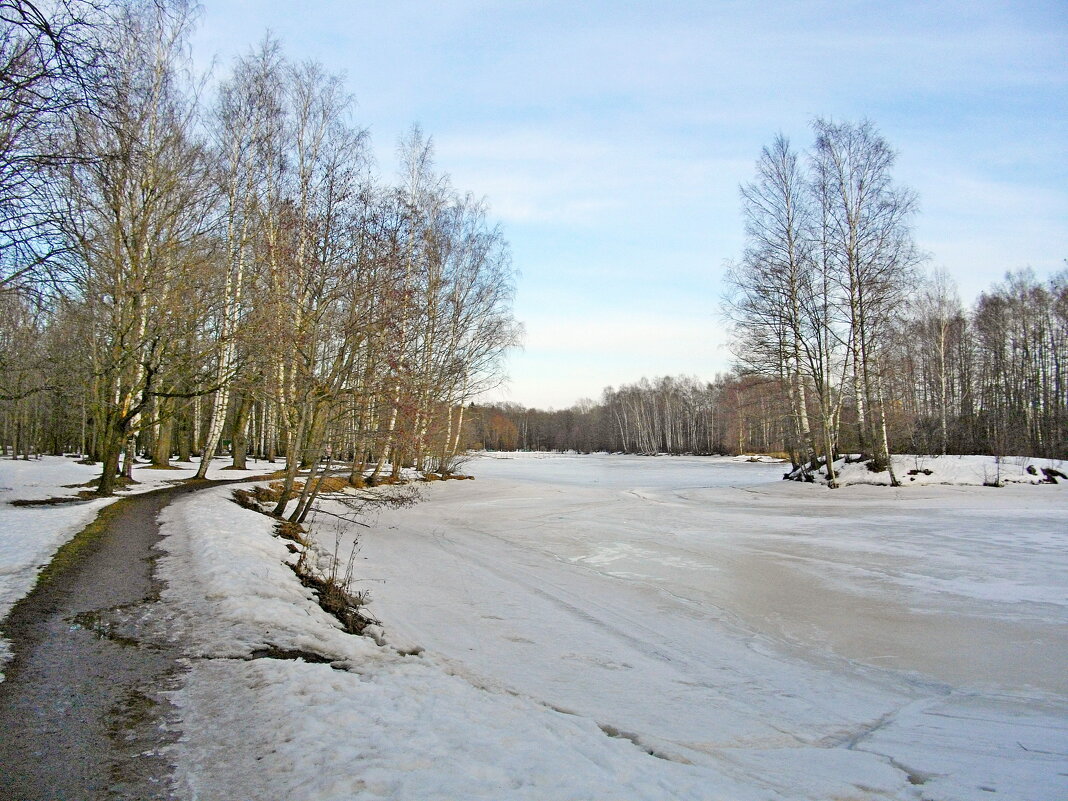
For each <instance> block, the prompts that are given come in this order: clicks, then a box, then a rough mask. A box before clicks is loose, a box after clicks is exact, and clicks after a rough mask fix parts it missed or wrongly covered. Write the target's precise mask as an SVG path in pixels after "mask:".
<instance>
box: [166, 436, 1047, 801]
mask: <svg viewBox="0 0 1068 801" xmlns="http://www.w3.org/2000/svg"><path fill="white" fill-rule="evenodd" d="M467 470H468V471H469V472H472V473H473V474H474V475H475V476H476V480H475V481H461V482H452V481H450V482H438V483H433V484H430V485H428V486H426V487H425V488H424V489H423V490H422V492H423V496H424V500H423V502H422V503H420V504H418V505H417V506H415V507H413V508H410V509H404V510H396V511H389V512H384V513H382V514H381V515H380V516H379V518H378V519H377V520H375V521H373V525H372V527H371V528H370V529H365V528H362V527H356V526H352V527H349V528H346V529H342V530H340V532H338V531H337V530H336V529H335V525H334V523H333V522H332V519H323V520H322V521H321V522H320V524H319V525H318V527H317V528H316V535H317V536H318V537H319V539H320V542H321V544H322V546H323V547H324V548H325V549H327V550H331V549H332V548H333V546H334V537H335V536H336V535H338V534H339V535H340V536H341V537H342V538H343V539H345V538H347V539H348V541H349V542H351V541H352V539H353V538H354V537H356V536H359V537H360V538H361V546H362V550H361V552H360V554H359V557H358V569H357V574H358V577H359V579H360V580H361V583H360V584H359V585H358V586H359V587H360V588H361V589H370V591H371V594H372V604H371V607H370V608H371V611H372V612H373V613H374V614H375V615H376V616H377V617H378V618H379V619H380V620H381V621H382V622H383V624H384V631H385V639H384V642H385V645H384V646H379V645H376V644H375V642H374V641H373V640H371V639H369V638H361V637H353V636H350V635H347V634H344V633H343V632H342V631H340V629H339V627H338V625H337V623H336V622H335V621H334V620H333V619H332V618H330V617H329V616H327V615H326V614H325V613H323V612H322V611H321V610H320V609H319V607H318V606H317V605H316V604H315V603H314V601H313V598H312V596H311V594H310V592H309V591H308V590H306V589H305V588H303V587H302V586H301V585H300V584H299V583H298V582H297V580H296V578H295V576H294V575H293V573H292V571H291V570H290V569H289V568H288V567H287V566H286V565H285V563H286V562H287V561H292V560H293V559H294V558H295V556H294V555H293V554H291V553H290V552H289V550H288V549H287V548H286V547H285V543H284V542H283V541H281V540H279V539H277V538H274V537H272V536H271V532H270V521H269V520H268V519H267V518H265V517H263V516H261V515H257V514H256V513H254V512H250V511H247V510H243V509H240V508H239V507H237V506H236V505H234V504H232V503H231V502H230V501H229V492H230V489H229V488H219V489H214V490H208V491H205V492H202V493H197V494H196V495H195V496H186V497H183V498H180V499H177V500H176V501H175V502H174V503H173V504H171V506H170V507H169V508H168V509H167V510H166V511H165V512H164V514H163V515H162V520H163V531H164V533H165V535H166V537H165V540H164V547H165V549H166V550H167V552H168V556H166V557H164V558H162V559H161V560H160V562H159V570H160V574H161V577H162V578H164V580H165V581H166V583H167V588H166V589H165V591H164V602H165V603H166V604H167V606H168V608H169V609H171V610H172V611H171V615H172V618H171V621H170V622H171V625H172V628H173V630H174V633H175V636H181V637H185V638H189V639H191V640H192V641H193V642H194V643H195V645H194V647H193V650H192V652H191V657H190V659H189V660H188V667H189V672H188V673H187V674H185V675H184V677H183V680H182V683H181V686H180V687H179V688H177V689H176V690H175V691H174V693H173V700H174V702H175V704H176V706H177V707H178V710H179V716H180V718H181V721H180V724H179V725H180V728H181V731H182V735H181V739H180V740H179V742H178V743H177V744H176V745H175V746H174V747H173V749H172V751H171V754H170V755H171V757H172V758H173V759H174V760H175V761H176V763H177V765H178V791H179V795H180V796H182V797H188V798H196V799H201V800H202V801H207V800H208V799H233V798H257V799H261V798H262V799H272V798H278V799H282V798H309V799H311V798H315V799H374V798H391V799H455V798H472V799H474V798H486V799H489V798H493V799H543V798H553V799H584V798H598V799H602V798H606V799H607V798H618V799H627V800H628V801H631V800H634V799H676V798H693V799H737V800H741V801H744V800H745V799H813V801H816V799H819V800H820V801H823V800H824V799H830V798H843V799H844V798H849V799H887V798H892V799H921V798H922V799H929V800H930V801H956V800H957V799H974V798H977V797H981V798H990V799H1013V800H1014V801H1025V800H1029V799H1033V801H1046V800H1047V799H1052V798H1063V797H1068V779H1066V776H1068V756H1066V754H1068V714H1066V712H1068V680H1066V678H1065V675H1064V669H1063V668H1064V664H1065V663H1066V659H1065V657H1066V656H1068V633H1066V632H1068V627H1066V626H1065V623H1066V622H1068V593H1066V592H1065V580H1064V577H1065V575H1068V570H1066V568H1068V547H1066V546H1068V531H1066V527H1065V525H1064V520H1065V519H1066V512H1068V493H1066V492H1065V491H1064V489H1063V487H1062V486H1028V485H1012V486H1008V487H1005V488H1000V489H993V488H985V487H960V486H934V485H926V486H911V487H907V488H902V489H900V490H888V489H887V488H885V487H882V488H880V487H871V486H847V487H845V488H843V489H838V490H829V489H827V488H825V487H821V486H815V485H806V484H797V483H793V482H783V481H781V480H779V479H780V478H781V475H782V472H783V471H782V467H781V466H780V465H769V464H759V463H746V462H735V461H732V460H730V459H711V458H698V457H661V458H657V459H650V458H641V457H625V456H608V455H595V456H579V455H568V456H559V455H544V454H519V455H511V456H507V457H505V456H501V457H498V458H481V459H477V460H474V461H472V462H471V463H469V464H468V465H467ZM328 521H329V522H328ZM341 552H342V553H346V550H345V543H344V542H343V543H342V549H341ZM267 647H273V648H275V649H281V650H283V651H286V650H289V651H297V650H301V651H304V652H307V653H315V654H319V655H320V656H322V657H325V658H327V659H329V660H331V661H332V664H317V663H310V662H305V661H301V660H292V659H273V658H254V656H255V654H256V652H257V651H260V650H261V649H264V648H267ZM420 649H422V650H421V651H420ZM413 650H415V651H420V653H418V655H415V656H409V655H405V652H410V651H413Z"/></svg>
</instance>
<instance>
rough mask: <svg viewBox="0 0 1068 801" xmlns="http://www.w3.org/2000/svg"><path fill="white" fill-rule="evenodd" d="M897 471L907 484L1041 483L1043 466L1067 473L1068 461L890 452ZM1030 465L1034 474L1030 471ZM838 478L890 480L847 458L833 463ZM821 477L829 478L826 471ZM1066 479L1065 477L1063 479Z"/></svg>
mask: <svg viewBox="0 0 1068 801" xmlns="http://www.w3.org/2000/svg"><path fill="white" fill-rule="evenodd" d="M890 458H891V462H892V463H893V467H894V473H895V474H896V475H897V478H898V481H900V482H901V483H902V484H903V485H905V486H913V485H923V484H953V485H958V486H982V485H994V484H1038V483H1040V482H1041V481H1042V478H1043V475H1042V468H1044V467H1045V468H1052V469H1054V470H1056V471H1058V472H1060V473H1062V474H1065V475H1068V465H1065V463H1064V462H1062V461H1060V460H1056V459H1032V458H1028V457H1024V456H1003V457H1001V458H1000V459H994V458H991V457H989V456H904V455H895V456H891V457H890ZM1029 466H1030V467H1031V468H1032V469H1033V470H1034V472H1035V474H1034V475H1032V474H1031V473H1028V472H1027V468H1028V467H1029ZM834 469H835V479H836V480H837V482H838V484H839V485H840V486H848V485H850V484H876V485H880V484H881V485H887V484H889V483H890V474H889V472H887V471H885V470H884V471H882V472H880V473H873V472H871V471H870V470H869V469H868V467H867V465H866V464H865V463H862V462H852V463H850V462H849V461H848V460H847V459H846V458H842V459H839V460H838V461H836V462H835V463H834ZM820 477H821V478H822V479H824V480H826V477H825V475H824V474H823V473H821V474H820ZM1060 480H1061V481H1063V480H1064V479H1060Z"/></svg>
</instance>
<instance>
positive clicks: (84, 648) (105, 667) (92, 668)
mask: <svg viewBox="0 0 1068 801" xmlns="http://www.w3.org/2000/svg"><path fill="white" fill-rule="evenodd" d="M201 486H203V485H201ZM199 488H200V486H196V487H188V486H183V487H175V488H171V489H165V490H159V491H155V492H151V493H146V494H143V495H133V496H129V497H126V498H123V499H122V500H119V501H117V502H115V503H114V504H112V505H111V506H108V507H106V508H105V509H104V510H103V512H102V513H101V516H100V517H99V518H98V519H97V521H96V522H95V523H94V524H92V525H90V526H89V528H87V529H86V530H85V531H84V532H82V533H81V534H79V535H78V536H77V537H75V539H74V540H72V541H71V543H69V544H68V545H67V546H65V548H64V549H62V550H61V551H60V553H59V554H58V555H57V558H56V559H55V560H54V561H53V563H52V565H51V566H50V567H49V568H46V570H45V572H44V573H42V580H41V581H40V582H39V583H38V585H37V587H36V588H35V589H34V591H33V592H32V593H31V594H30V595H28V596H27V597H25V598H24V599H22V600H21V601H20V602H19V603H18V604H16V605H15V607H14V608H13V609H12V611H11V614H10V616H9V617H8V619H7V620H5V621H3V624H2V628H3V631H4V635H5V636H6V637H7V638H8V639H10V640H11V641H12V643H13V650H14V654H15V656H14V659H13V660H12V661H11V662H10V663H9V664H8V665H7V666H6V668H5V671H4V672H5V674H6V676H5V680H4V681H3V682H0V798H5V799H8V798H10V799H19V801H36V800H37V799H50V800H51V799H63V801H75V799H78V800H79V801H97V800H98V799H143V800H144V801H149V800H155V799H167V798H169V797H170V794H169V782H168V777H169V775H170V765H169V764H167V762H166V760H165V759H163V758H162V757H161V756H160V755H159V750H160V748H161V747H162V746H164V745H165V744H166V743H167V742H168V738H170V737H174V736H176V735H175V734H173V733H169V732H168V731H167V730H166V728H165V723H166V718H167V713H168V709H169V706H168V704H167V702H166V700H165V699H163V698H162V697H161V693H162V692H163V691H165V690H166V689H168V687H169V685H170V684H171V683H172V681H173V678H174V677H175V675H176V673H177V671H178V669H179V666H178V658H179V656H180V655H181V652H180V647H179V646H178V645H177V644H170V643H168V642H167V641H166V639H165V638H163V637H160V636H152V635H151V633H150V632H151V628H152V626H151V620H152V617H153V615H152V611H153V610H152V607H153V605H154V603H155V602H156V600H158V597H159V586H158V584H157V583H156V582H155V581H154V579H153V577H152V568H153V562H154V559H155V557H156V556H157V555H158V552H157V551H156V550H155V546H156V544H157V543H158V542H159V539H160V534H159V526H158V524H157V523H156V516H157V515H158V514H159V512H160V510H161V509H163V507H164V506H166V505H167V504H168V503H169V502H170V500H171V499H173V498H174V497H175V495H178V494H182V493H186V492H193V491H195V490H196V489H199Z"/></svg>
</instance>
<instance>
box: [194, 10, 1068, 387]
mask: <svg viewBox="0 0 1068 801" xmlns="http://www.w3.org/2000/svg"><path fill="white" fill-rule="evenodd" d="M203 5H204V10H203V15H202V20H201V25H200V29H199V31H198V33H197V35H196V37H195V39H194V53H195V56H196V58H197V60H198V61H199V62H200V63H201V64H206V63H207V62H208V61H209V60H210V59H211V58H212V57H215V58H216V59H217V66H216V72H218V73H225V72H226V71H227V69H228V65H229V63H230V61H231V59H232V58H233V56H234V55H236V54H238V53H242V52H244V51H246V50H247V49H248V48H249V47H250V46H251V45H253V44H254V43H255V42H257V41H258V40H259V39H260V38H261V37H262V36H263V33H264V32H265V31H266V30H267V29H270V30H271V31H273V32H274V34H275V35H276V36H278V37H279V38H280V39H281V40H282V42H283V44H284V47H285V50H286V52H287V54H288V55H289V56H291V57H292V58H294V59H315V60H318V61H320V62H322V63H323V64H324V65H325V66H326V67H327V68H328V69H329V70H331V71H335V72H339V71H344V72H345V73H346V74H347V76H348V82H349V86H350V89H351V91H352V93H353V94H354V95H355V97H356V100H357V109H356V116H357V121H358V122H359V123H360V124H362V125H365V126H367V127H368V128H369V129H370V131H371V135H372V139H373V144H374V150H375V153H376V156H377V160H378V164H379V169H380V171H381V172H382V173H383V174H385V175H387V176H388V175H392V174H393V172H394V170H395V163H394V152H395V147H396V142H397V139H398V137H399V136H401V135H402V134H403V133H404V132H405V131H406V130H407V129H408V127H409V126H410V125H411V124H412V123H415V122H418V123H419V124H420V125H421V126H422V127H423V129H424V131H425V132H427V133H428V134H430V135H431V136H432V137H433V139H434V142H435V145H436V150H437V159H438V165H439V167H440V168H441V169H443V170H444V171H447V172H449V173H450V174H451V175H452V177H453V183H454V185H455V186H457V187H458V188H461V189H464V190H470V191H472V192H474V193H475V194H477V195H484V196H486V197H487V198H488V200H489V203H490V206H491V208H492V210H493V214H494V216H495V218H496V219H497V220H499V221H500V222H501V224H502V226H503V228H504V231H505V235H506V237H507V239H508V240H509V241H510V242H511V245H512V252H513V259H514V262H515V265H516V267H517V268H518V270H519V271H520V278H519V283H518V293H517V297H516V315H517V317H518V318H519V319H520V320H521V321H522V322H523V323H524V324H525V326H526V330H527V333H526V337H525V347H524V349H523V350H522V351H519V352H516V353H514V354H513V355H512V356H511V357H510V358H509V360H508V373H509V375H510V377H511V379H510V382H509V384H508V385H507V386H506V387H504V388H502V389H501V390H499V391H497V392H496V393H495V395H494V397H495V398H497V399H505V400H513V401H517V402H519V403H522V404H524V405H527V406H539V407H543V408H544V407H549V406H552V407H555V408H562V407H566V406H570V405H571V404H572V403H573V402H575V401H576V400H578V399H579V398H582V397H590V398H594V399H597V398H598V397H599V396H600V393H601V390H602V389H603V388H604V387H605V386H608V385H619V384H622V383H629V382H632V381H636V380H637V379H639V378H640V377H642V376H643V375H644V376H648V377H652V376H654V375H663V374H673V375H674V374H687V375H698V376H701V377H707V378H711V377H712V376H713V375H714V374H715V373H716V372H717V371H724V370H726V369H728V368H729V366H730V356H729V353H728V351H727V350H726V347H725V345H726V336H727V335H726V331H725V327H724V324H723V321H722V319H721V317H720V313H719V306H720V298H721V296H722V292H723V289H722V286H721V278H722V275H723V271H724V264H725V262H726V261H727V260H728V259H733V258H737V257H738V255H739V254H740V253H741V250H742V247H743V241H742V239H743V231H742V221H741V214H740V209H739V199H738V186H739V184H740V183H742V182H744V181H746V180H748V179H749V178H750V177H751V176H752V173H753V167H754V163H755V161H756V159H757V157H758V156H759V154H760V149H761V147H763V146H764V145H765V144H768V143H769V142H770V141H771V139H772V138H773V137H774V135H775V134H776V133H777V132H779V131H782V132H784V133H785V134H786V135H787V136H789V137H790V138H791V140H792V141H793V142H794V144H795V145H796V146H798V147H799V148H804V147H806V146H807V145H808V144H809V141H810V136H809V127H808V126H809V123H810V121H811V120H812V119H813V118H814V117H817V116H826V117H833V118H835V119H839V120H859V119H861V118H863V117H867V118H869V119H871V120H872V121H873V122H874V123H875V124H876V125H877V127H878V128H879V130H880V131H881V132H882V134H883V135H884V136H885V137H886V139H887V140H888V141H889V142H890V143H891V145H892V146H893V147H894V148H895V149H896V150H897V151H898V154H899V158H898V164H897V169H896V173H895V174H896V176H897V178H898V180H899V181H900V182H901V183H903V184H906V185H908V186H910V187H912V188H913V189H914V190H915V191H916V192H917V193H918V194H919V198H920V215H919V217H918V218H917V220H916V226H915V233H916V240H917V242H918V244H919V245H920V247H921V248H923V249H924V250H925V251H926V252H928V253H929V254H930V255H931V260H930V264H931V266H933V267H943V268H945V269H946V270H947V271H948V272H949V273H950V274H951V275H952V276H953V277H954V278H955V279H956V280H957V283H958V285H959V288H960V293H961V297H962V299H963V300H964V301H965V302H966V303H968V302H971V300H973V299H974V297H975V296H976V295H977V294H978V293H979V292H980V291H982V290H983V289H986V288H987V287H989V286H990V285H991V284H992V283H994V282H995V281H998V280H1000V278H1001V277H1002V276H1003V274H1004V272H1005V271H1006V270H1008V269H1017V268H1021V267H1026V266H1030V267H1032V268H1034V270H1035V271H1036V273H1037V274H1038V275H1039V276H1048V275H1050V274H1052V272H1053V271H1054V270H1057V269H1060V268H1062V267H1063V266H1064V259H1065V258H1068V3H1065V2H1064V0H1051V2H1026V1H1024V0H1021V1H1020V2H986V1H985V0H974V1H973V2H941V1H940V2H892V1H888V0H883V2H819V1H818V0H813V1H811V2H807V1H806V2H802V1H801V0H798V1H796V2H714V1H713V0H706V1H705V2H681V0H680V1H678V2H671V1H670V0H668V2H663V1H661V2H652V0H649V1H648V2H623V1H622V0H619V1H617V2H603V1H601V2H597V1H595V2H575V1H574V0H572V2H522V1H521V0H498V1H497V2H491V1H485V2H478V1H476V0H457V1H455V2H452V1H450V0H441V2H404V1H403V0H396V1H395V2H378V1H377V0H362V1H361V2H325V0H324V1H315V0H310V1H308V0H306V1H305V2H301V3H299V4H298V3H290V2H285V3H282V2H279V3H264V2H253V0H203Z"/></svg>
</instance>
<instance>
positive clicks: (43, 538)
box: [0, 456, 265, 680]
mask: <svg viewBox="0 0 1068 801" xmlns="http://www.w3.org/2000/svg"><path fill="white" fill-rule="evenodd" d="M216 464H217V465H218V467H216V466H215V465H213V466H212V469H211V470H210V472H209V477H210V478H223V477H226V478H238V477H241V476H252V475H257V474H261V473H263V472H265V470H264V463H260V464H259V465H258V466H257V465H255V464H253V467H254V469H252V470H248V471H245V472H244V473H242V472H236V471H229V470H228V471H225V472H222V471H220V470H219V468H221V467H225V466H226V465H227V464H228V460H221V459H220V460H219V461H218V462H217V463H216ZM198 466H199V463H197V464H192V465H188V466H181V467H179V469H176V470H152V469H149V468H147V467H144V466H141V467H135V468H134V478H135V480H136V481H137V482H138V483H137V484H134V485H132V486H130V487H129V489H128V490H125V491H124V492H123V494H133V493H138V492H148V491H150V490H153V489H157V488H158V487H160V486H163V485H165V484H167V483H170V482H172V481H177V480H182V479H187V478H191V477H193V476H194V475H195V474H196V469H197V467H198ZM99 476H100V466H99V465H84V464H78V462H77V460H75V459H73V458H69V457H60V456H42V457H41V458H40V459H30V460H23V459H8V458H3V459H0V620H2V619H3V618H4V617H6V616H7V614H8V612H9V611H10V610H11V607H12V606H14V605H15V603H16V602H17V601H18V600H19V599H20V598H22V597H23V596H25V595H26V594H27V593H29V592H30V590H32V589H33V586H34V584H35V583H36V581H37V574H38V573H40V571H41V569H42V568H44V566H45V565H46V564H48V562H49V561H50V560H51V558H52V556H53V554H55V552H56V551H57V550H58V549H59V548H60V547H61V546H62V545H63V544H64V543H65V542H67V540H69V539H70V538H71V537H73V536H74V535H75V534H77V533H78V532H79V531H81V530H82V529H83V528H85V527H86V526H87V525H88V524H89V523H91V522H92V521H93V519H94V518H96V516H97V514H98V513H99V512H100V510H101V509H103V508H104V507H105V506H107V505H108V504H110V503H113V502H114V501H115V500H117V498H97V499H94V500H89V501H78V502H74V503H65V504H57V505H48V506H11V505H10V502H11V501H14V500H45V499H48V498H73V497H76V496H77V493H78V491H79V490H81V489H87V488H88V487H84V486H81V485H84V484H86V483H87V482H92V481H94V480H95V479H97V478H99ZM9 656H10V654H9V647H8V642H7V640H5V639H3V638H2V637H0V665H2V664H3V663H4V662H6V661H7V659H8V658H9ZM2 679H3V673H2V672H0V680H2Z"/></svg>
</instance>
